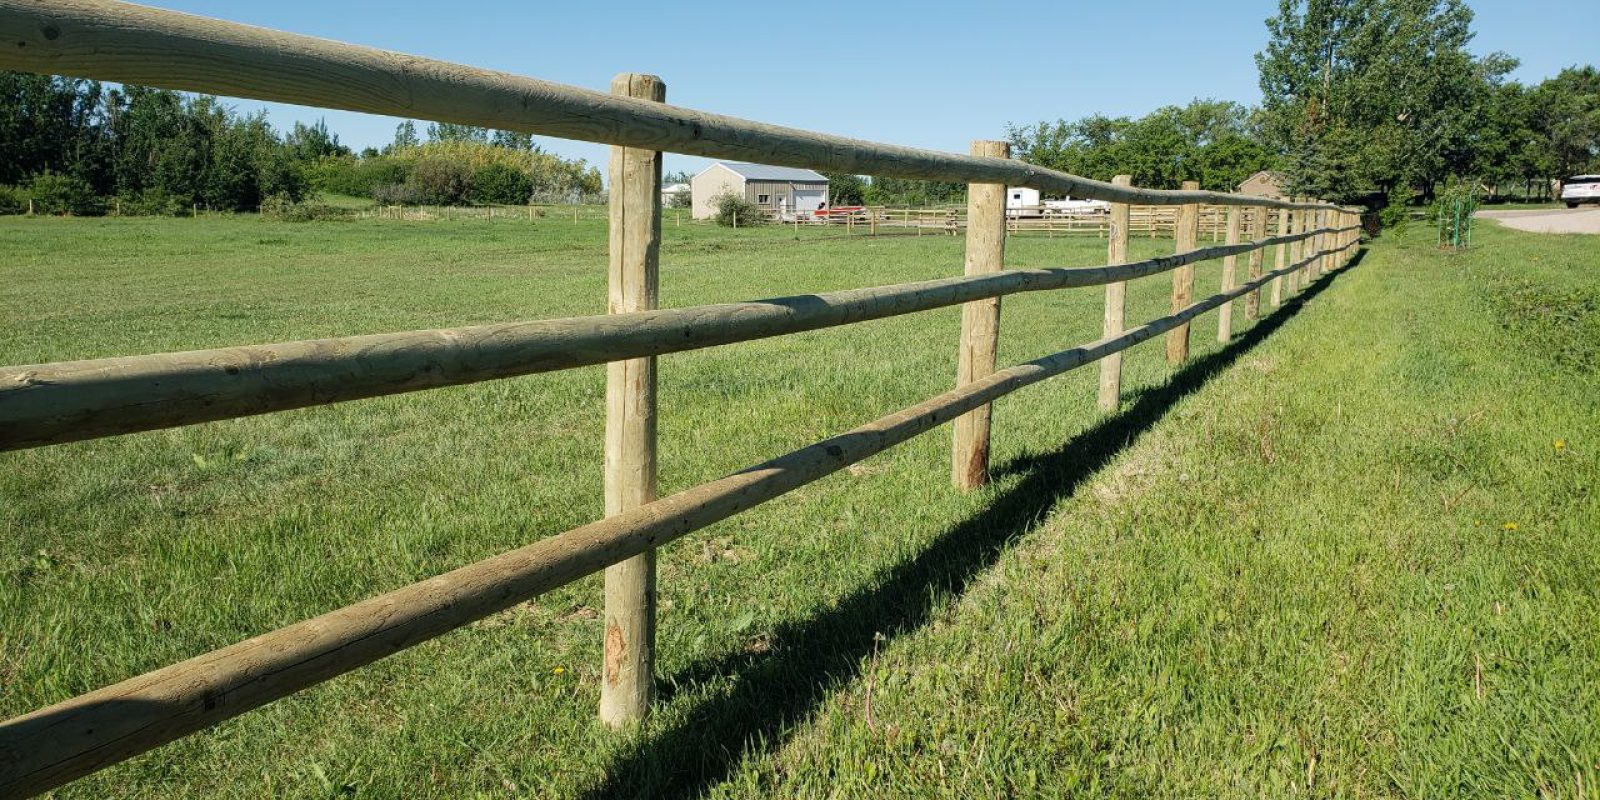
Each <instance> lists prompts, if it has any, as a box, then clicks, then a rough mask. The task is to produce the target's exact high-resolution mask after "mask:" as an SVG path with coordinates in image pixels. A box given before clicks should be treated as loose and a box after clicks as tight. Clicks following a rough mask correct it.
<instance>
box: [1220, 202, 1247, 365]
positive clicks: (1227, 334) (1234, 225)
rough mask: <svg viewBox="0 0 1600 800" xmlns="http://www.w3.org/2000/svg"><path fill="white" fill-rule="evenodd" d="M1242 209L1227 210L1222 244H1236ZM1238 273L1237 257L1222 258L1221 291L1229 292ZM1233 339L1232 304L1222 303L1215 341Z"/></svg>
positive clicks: (1221, 341)
mask: <svg viewBox="0 0 1600 800" xmlns="http://www.w3.org/2000/svg"><path fill="white" fill-rule="evenodd" d="M1243 213H1244V209H1242V208H1238V207H1233V208H1229V209H1228V223H1227V233H1226V234H1225V239H1224V240H1223V243H1224V244H1238V243H1239V231H1240V226H1241V225H1242V224H1243V222H1242V220H1241V215H1242V214H1243ZM1238 271H1239V257H1238V256H1223V257H1222V291H1224V292H1226V291H1230V290H1232V289H1233V286H1234V284H1235V283H1236V282H1237V278H1238V276H1237V274H1236V273H1237V272H1238ZM1232 339H1233V303H1231V302H1230V303H1223V304H1222V305H1221V306H1220V307H1219V308H1218V309H1217V341H1218V342H1219V343H1221V344H1227V343H1228V342H1229V341H1231V340H1232Z"/></svg>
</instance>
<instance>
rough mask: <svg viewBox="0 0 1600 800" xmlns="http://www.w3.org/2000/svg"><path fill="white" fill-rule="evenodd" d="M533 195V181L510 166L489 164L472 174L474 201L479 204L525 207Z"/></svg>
mask: <svg viewBox="0 0 1600 800" xmlns="http://www.w3.org/2000/svg"><path fill="white" fill-rule="evenodd" d="M532 194H533V179H532V178H530V177H528V173H526V172H523V171H522V170H520V169H517V168H516V167H513V166H511V165H510V164H489V165H486V166H482V167H479V168H478V169H477V171H476V172H473V173H472V199H473V200H474V201H476V202H479V203H499V204H502V205H523V204H524V203H527V202H528V197H529V196H530V195H532Z"/></svg>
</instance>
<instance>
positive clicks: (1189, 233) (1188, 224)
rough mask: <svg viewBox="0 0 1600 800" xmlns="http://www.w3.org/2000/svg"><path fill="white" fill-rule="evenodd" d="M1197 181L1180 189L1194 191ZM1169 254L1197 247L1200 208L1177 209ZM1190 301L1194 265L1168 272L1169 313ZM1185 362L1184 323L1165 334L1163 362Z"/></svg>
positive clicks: (1186, 335)
mask: <svg viewBox="0 0 1600 800" xmlns="http://www.w3.org/2000/svg"><path fill="white" fill-rule="evenodd" d="M1199 186H1200V183H1199V181H1184V182H1183V188H1184V189H1195V188H1198V187H1199ZM1172 240H1173V247H1172V249H1173V252H1174V253H1177V254H1180V255H1181V254H1183V253H1188V252H1191V251H1193V250H1195V249H1197V248H1198V247H1199V243H1200V206H1199V205H1198V204H1194V203H1188V204H1185V205H1181V206H1179V207H1178V221H1177V223H1176V225H1175V227H1174V228H1173V231H1172ZM1193 298H1194V266H1193V265H1190V264H1185V265H1183V266H1181V267H1178V268H1177V269H1175V270H1173V271H1172V311H1173V313H1177V311H1178V310H1179V309H1182V308H1184V307H1186V306H1188V305H1189V303H1190V301H1191V300H1192V299H1193ZM1187 360H1189V324H1188V323H1187V322H1186V323H1184V324H1182V325H1179V326H1177V327H1176V328H1173V329H1172V331H1171V332H1169V333H1168V334H1167V363H1168V364H1174V365H1176V364H1182V363H1183V362H1185V361H1187Z"/></svg>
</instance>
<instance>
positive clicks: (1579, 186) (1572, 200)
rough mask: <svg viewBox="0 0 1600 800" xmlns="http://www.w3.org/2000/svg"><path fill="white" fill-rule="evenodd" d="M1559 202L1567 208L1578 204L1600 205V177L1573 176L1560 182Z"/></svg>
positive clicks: (1575, 206)
mask: <svg viewBox="0 0 1600 800" xmlns="http://www.w3.org/2000/svg"><path fill="white" fill-rule="evenodd" d="M1561 201H1562V202H1564V203H1566V204H1567V208H1577V207H1578V204H1579V203H1600V175H1574V176H1572V177H1570V178H1568V179H1566V180H1564V181H1562V182H1561Z"/></svg>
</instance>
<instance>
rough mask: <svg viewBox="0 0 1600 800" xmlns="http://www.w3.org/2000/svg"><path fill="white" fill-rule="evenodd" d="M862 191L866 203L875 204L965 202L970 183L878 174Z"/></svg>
mask: <svg viewBox="0 0 1600 800" xmlns="http://www.w3.org/2000/svg"><path fill="white" fill-rule="evenodd" d="M861 195H862V200H863V201H865V202H866V204H868V205H874V206H913V207H916V206H934V205H944V204H947V203H959V202H962V201H963V200H965V199H966V196H967V185H966V184H964V183H949V182H945V181H919V180H913V179H910V178H891V177H886V176H882V175H875V176H873V177H872V180H871V182H869V183H868V184H867V186H866V188H865V189H863V190H862V192H861Z"/></svg>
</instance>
